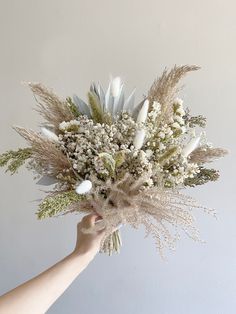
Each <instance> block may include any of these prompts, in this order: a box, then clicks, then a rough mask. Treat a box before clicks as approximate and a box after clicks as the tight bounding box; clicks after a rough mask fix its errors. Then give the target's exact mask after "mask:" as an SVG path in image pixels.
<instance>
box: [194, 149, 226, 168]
mask: <svg viewBox="0 0 236 314" xmlns="http://www.w3.org/2000/svg"><path fill="white" fill-rule="evenodd" d="M227 154H228V151H227V150H226V149H223V148H218V147H217V148H210V147H198V148H197V149H195V150H194V151H193V152H192V153H191V154H190V156H189V160H190V161H191V162H193V163H197V164H203V163H209V162H212V161H214V160H216V159H219V158H221V157H224V156H225V155H227Z"/></svg>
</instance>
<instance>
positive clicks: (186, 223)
mask: <svg viewBox="0 0 236 314" xmlns="http://www.w3.org/2000/svg"><path fill="white" fill-rule="evenodd" d="M198 69H199V67H197V66H195V65H193V66H189V65H184V66H174V67H173V68H172V69H171V70H169V71H168V70H167V69H165V70H164V72H163V73H162V75H161V76H160V77H159V78H157V79H156V80H155V81H154V83H153V84H152V86H151V88H150V89H149V91H148V92H147V94H146V95H145V96H144V99H143V100H142V101H140V102H139V103H137V104H136V103H135V90H134V91H133V92H132V93H131V94H130V96H129V97H125V94H124V84H123V82H122V81H121V79H120V77H115V78H113V79H111V81H110V84H109V86H108V89H107V90H106V91H104V89H103V88H102V87H101V85H100V84H95V83H92V84H91V86H90V90H89V92H88V99H87V102H85V101H83V100H82V99H80V98H79V97H78V96H76V95H74V96H73V97H68V98H66V99H61V98H59V97H58V96H57V95H56V94H55V93H54V92H53V91H52V90H50V89H48V88H46V87H45V86H43V85H42V84H39V83H27V84H28V86H29V87H30V89H31V90H32V92H33V94H34V96H35V99H36V102H37V109H36V110H37V111H38V112H39V114H40V115H42V117H43V118H44V122H43V123H42V124H41V125H40V127H41V129H40V131H39V132H35V131H33V130H26V129H25V128H22V127H18V126H15V127H13V128H14V129H15V130H16V131H17V132H18V133H19V134H20V135H21V136H23V137H24V138H25V140H26V141H27V143H28V145H27V147H25V148H20V149H18V150H16V151H14V150H8V151H7V152H5V153H3V154H1V155H0V166H5V167H6V171H9V172H10V173H11V174H14V173H16V172H17V171H18V169H19V168H20V167H21V166H22V165H23V164H25V165H26V167H27V169H30V170H32V171H33V172H34V173H35V174H36V175H35V177H34V178H35V179H37V180H38V181H37V183H38V184H40V185H44V186H51V189H50V191H46V193H47V195H46V197H45V198H44V199H43V200H42V201H41V203H40V204H39V209H38V211H37V217H38V218H39V219H43V218H47V217H57V216H62V215H65V214H68V213H93V212H94V213H97V214H98V215H99V216H100V217H102V219H101V220H100V221H99V222H98V223H97V224H96V225H95V226H94V227H93V228H91V229H89V230H84V232H94V231H98V230H101V229H104V228H105V230H106V235H105V238H104V240H103V241H102V245H101V251H102V252H106V253H108V254H112V252H118V251H119V249H120V246H121V238H120V227H121V226H122V225H126V224H129V225H131V226H132V227H134V228H139V227H140V226H144V227H145V230H146V234H147V235H149V234H150V235H152V237H153V238H154V240H155V244H156V246H157V248H158V249H159V251H160V253H161V254H162V250H163V248H165V247H169V248H174V245H175V242H176V239H178V238H179V234H180V232H179V231H180V230H181V229H182V230H183V231H184V232H186V233H187V234H188V235H189V236H190V237H191V238H193V239H196V240H197V239H199V234H198V233H199V232H198V229H197V228H196V226H195V224H194V216H193V214H192V210H193V209H194V208H202V209H203V210H205V211H208V212H212V210H210V209H207V208H205V207H203V206H201V205H199V204H198V203H197V202H196V201H195V200H194V199H193V198H191V197H190V196H187V195H185V194H183V193H182V191H183V189H184V188H187V187H195V186H198V185H202V184H205V183H207V182H208V181H215V180H217V179H218V178H219V173H218V171H217V170H215V169H212V168H208V167H207V166H206V164H208V163H210V162H212V161H213V160H215V159H217V158H219V157H223V156H224V155H225V154H226V153H227V151H226V150H225V149H222V148H215V147H213V146H212V145H211V144H210V143H209V142H208V141H207V138H206V134H205V132H204V131H203V129H204V127H205V125H206V118H205V117H203V116H202V115H197V116H193V115H191V114H190V111H189V109H187V108H185V107H184V105H183V100H182V99H180V98H178V93H179V90H180V87H179V81H180V80H181V79H182V78H183V77H184V76H185V75H186V74H187V73H188V72H190V71H195V70H198ZM114 230H115V231H114Z"/></svg>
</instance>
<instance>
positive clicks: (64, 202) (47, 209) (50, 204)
mask: <svg viewBox="0 0 236 314" xmlns="http://www.w3.org/2000/svg"><path fill="white" fill-rule="evenodd" d="M82 199H83V196H81V195H78V194H77V193H76V192H75V191H74V190H71V191H64V192H55V193H52V194H51V195H49V196H47V197H46V198H45V199H44V200H43V201H42V203H40V204H39V211H38V212H37V216H38V218H39V219H44V218H48V217H53V216H56V215H58V214H62V213H63V212H64V211H65V210H68V209H69V208H70V206H72V205H75V206H76V205H77V204H78V202H79V201H81V200H82ZM77 206H78V205H77Z"/></svg>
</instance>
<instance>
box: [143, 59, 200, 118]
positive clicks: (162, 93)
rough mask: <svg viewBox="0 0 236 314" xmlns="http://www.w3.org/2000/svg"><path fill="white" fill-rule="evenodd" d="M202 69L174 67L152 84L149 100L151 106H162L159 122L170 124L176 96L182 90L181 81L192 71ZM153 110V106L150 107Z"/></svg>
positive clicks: (192, 66)
mask: <svg viewBox="0 0 236 314" xmlns="http://www.w3.org/2000/svg"><path fill="white" fill-rule="evenodd" d="M199 68H200V67H198V66H196V65H183V66H176V65H175V66H174V67H173V68H172V69H171V70H170V71H168V70H167V69H165V70H164V72H163V73H162V75H161V76H160V77H159V78H157V79H156V80H155V81H154V83H153V84H152V86H151V88H150V90H149V92H148V96H147V98H148V99H149V101H150V104H152V103H153V101H157V102H159V103H160V104H161V109H162V113H161V116H160V117H159V118H158V120H159V121H163V122H165V121H166V122H168V120H169V118H170V117H171V116H172V105H173V101H174V99H175V98H176V94H177V93H178V91H179V90H180V88H178V86H177V85H178V83H179V81H180V80H181V79H182V78H183V77H184V76H185V75H186V74H187V73H188V72H191V71H196V70H198V69H199ZM150 109H151V106H150Z"/></svg>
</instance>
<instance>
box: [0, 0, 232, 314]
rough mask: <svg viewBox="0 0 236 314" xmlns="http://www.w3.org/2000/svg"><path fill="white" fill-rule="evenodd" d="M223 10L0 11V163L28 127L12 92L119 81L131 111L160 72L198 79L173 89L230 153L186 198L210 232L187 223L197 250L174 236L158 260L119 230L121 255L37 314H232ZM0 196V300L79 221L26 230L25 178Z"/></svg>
mask: <svg viewBox="0 0 236 314" xmlns="http://www.w3.org/2000/svg"><path fill="white" fill-rule="evenodd" d="M235 11H236V5H235V1H233V0H232V1H229V0H224V1H223V0H222V1H217V0H214V1H213V0H204V1H201V0H200V1H193V0H179V1H170V0H165V1H159V0H146V1H144V0H142V1H139V0H136V1H130V0H119V1H114V0H100V1H81V0H77V1H76V0H74V1H73V0H47V1H46V0H41V1H35V0H21V1H18V0H5V1H4V0H0V36H1V37H0V38H1V41H0V108H1V111H0V151H1V152H3V151H5V150H7V149H10V148H17V147H19V146H24V145H25V142H24V140H23V139H22V138H20V137H19V136H18V135H17V134H16V133H15V132H14V131H13V130H12V129H11V126H12V125H21V126H25V127H26V128H33V129H35V130H37V128H38V123H39V122H40V119H39V117H38V115H37V113H36V112H35V111H34V110H33V108H35V102H34V99H33V96H32V94H31V92H30V91H29V89H28V88H27V87H25V86H23V85H21V81H39V82H43V83H44V84H46V85H47V86H49V87H52V88H53V89H54V90H55V91H56V92H57V93H58V94H59V95H61V96H68V95H71V94H72V93H74V92H76V93H78V94H79V95H80V96H81V97H85V95H86V92H87V90H88V88H89V84H90V82H91V81H92V80H95V81H98V80H99V81H100V82H101V83H102V84H103V85H104V86H106V85H107V82H108V79H109V75H110V74H113V75H121V76H122V78H123V79H124V81H125V82H127V84H126V86H127V91H128V92H129V91H131V89H132V88H133V87H137V89H138V93H137V99H138V100H139V99H141V97H142V95H143V94H145V93H146V92H147V90H148V87H149V86H150V84H151V83H152V81H153V79H154V78H155V77H156V76H157V75H158V74H160V73H161V72H162V70H163V68H164V67H165V66H167V67H171V66H173V65H174V64H186V63H188V64H198V65H200V66H202V69H201V70H200V71H198V72H197V73H192V74H191V75H189V76H188V77H187V78H186V80H185V85H186V87H185V89H184V91H183V92H182V93H181V95H182V97H183V99H184V101H185V104H186V105H188V106H190V107H191V110H192V113H194V114H204V115H205V116H206V117H207V118H208V127H207V132H208V138H209V140H210V141H211V142H213V143H214V144H215V146H222V147H226V148H228V149H230V150H231V154H230V155H229V156H228V157H226V158H225V159H224V160H220V161H219V162H216V163H215V164H214V167H216V168H218V169H219V170H220V171H221V178H220V180H219V181H218V182H217V183H209V184H208V185H205V186H203V187H200V188H197V189H194V190H189V191H186V192H188V193H190V194H191V195H193V196H194V197H196V198H198V199H199V200H200V202H201V203H202V204H204V205H206V206H208V207H213V208H216V209H217V211H218V221H216V220H214V219H213V218H212V217H209V216H208V215H205V214H201V213H200V212H196V217H197V224H198V226H199V228H200V231H201V235H202V238H203V239H204V240H206V244H199V243H194V242H192V241H191V240H190V239H188V238H186V237H185V236H183V238H182V240H181V241H180V242H179V243H178V246H177V249H176V251H175V252H173V253H172V252H171V253H169V252H166V256H167V261H162V260H161V259H160V257H159V255H158V253H157V252H156V250H155V248H154V244H153V241H152V239H144V232H143V230H139V231H138V232H137V231H133V230H132V229H129V228H123V230H122V233H123V242H124V246H123V248H122V252H121V254H120V255H118V256H113V257H107V256H105V255H99V256H97V258H96V259H95V260H94V261H93V262H92V263H91V264H90V265H89V267H88V268H87V269H86V271H85V272H84V273H83V274H82V275H81V276H80V277H79V278H78V279H77V280H76V281H75V282H74V283H73V284H72V285H71V287H70V288H69V289H68V290H67V291H66V292H65V294H64V295H63V296H62V297H61V298H60V299H59V300H58V301H57V302H56V303H55V305H54V306H53V307H52V308H51V309H50V310H49V313H51V314H53V313H58V314H62V313H66V314H76V313H82V314H92V313H100V314H104V313H109V314H110V313H113V314H119V313H122V314H134V313H135V314H146V313H148V314H157V313H159V314H188V313H191V314H199V313H201V314H233V313H235V312H236V298H235V291H236V210H235V200H236V199H235V176H236V166H235V152H236V151H235V131H236V128H235V123H236V121H235V115H236V109H235V108H236V104H235V90H236V85H235V84H236V61H235V56H236V18H235ZM0 187H1V188H0V294H1V293H4V292H6V291H7V290H9V289H11V288H13V287H15V286H16V285H18V284H20V283H22V282H23V281H25V280H27V279H29V278H31V277H32V276H35V275H36V274H38V273H39V272H41V271H43V270H44V269H46V268H47V267H49V266H51V265H52V264H53V263H55V262H57V261H58V260H59V259H61V258H63V257H64V256H65V255H66V254H68V253H70V252H71V250H72V249H73V247H74V243H75V234H76V233H75V227H76V223H77V221H78V220H79V219H80V217H78V216H67V217H64V218H62V219H51V220H45V221H43V222H40V221H37V220H36V216H35V214H34V213H35V211H36V210H37V201H35V200H37V199H39V198H40V197H42V196H43V195H44V194H43V192H40V191H39V187H38V186H37V185H36V184H35V181H33V175H32V174H31V173H28V172H27V171H26V170H25V169H22V170H20V172H19V174H18V175H16V176H14V177H10V175H8V174H5V173H4V171H2V170H1V175H0ZM32 314H33V313H32Z"/></svg>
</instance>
